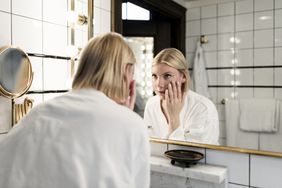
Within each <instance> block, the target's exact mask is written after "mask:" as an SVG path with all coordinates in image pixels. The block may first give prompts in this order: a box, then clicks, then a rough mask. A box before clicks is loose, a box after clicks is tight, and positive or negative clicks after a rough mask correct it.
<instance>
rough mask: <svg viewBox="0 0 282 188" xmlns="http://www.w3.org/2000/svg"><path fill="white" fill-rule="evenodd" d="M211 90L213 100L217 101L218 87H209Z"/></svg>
mask: <svg viewBox="0 0 282 188" xmlns="http://www.w3.org/2000/svg"><path fill="white" fill-rule="evenodd" d="M209 91H210V94H211V101H212V102H213V103H217V88H215V87H214V88H213V87H209Z"/></svg>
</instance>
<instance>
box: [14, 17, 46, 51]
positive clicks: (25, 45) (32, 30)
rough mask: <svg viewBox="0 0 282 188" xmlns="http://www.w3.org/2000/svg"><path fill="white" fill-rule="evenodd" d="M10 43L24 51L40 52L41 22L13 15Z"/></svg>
mask: <svg viewBox="0 0 282 188" xmlns="http://www.w3.org/2000/svg"><path fill="white" fill-rule="evenodd" d="M31 39H32V41H31ZM12 45H16V46H19V47H21V48H22V49H23V50H24V51H26V52H31V53H42V22H41V21H37V20H34V19H29V18H25V17H21V16H15V15H13V16H12Z"/></svg>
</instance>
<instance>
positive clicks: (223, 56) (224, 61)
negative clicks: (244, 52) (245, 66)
mask: <svg viewBox="0 0 282 188" xmlns="http://www.w3.org/2000/svg"><path fill="white" fill-rule="evenodd" d="M233 60H234V54H233V53H232V52H231V51H219V52H218V66H219V67H231V66H233V64H232V62H234V61H233Z"/></svg>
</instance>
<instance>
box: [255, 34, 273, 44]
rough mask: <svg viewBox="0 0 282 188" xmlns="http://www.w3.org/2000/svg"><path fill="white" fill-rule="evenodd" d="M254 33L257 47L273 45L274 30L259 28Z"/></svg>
mask: <svg viewBox="0 0 282 188" xmlns="http://www.w3.org/2000/svg"><path fill="white" fill-rule="evenodd" d="M254 35H255V37H254V40H255V48H260V47H273V30H258V31H255V33H254Z"/></svg>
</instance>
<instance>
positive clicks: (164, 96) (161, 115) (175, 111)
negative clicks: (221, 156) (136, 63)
mask: <svg viewBox="0 0 282 188" xmlns="http://www.w3.org/2000/svg"><path fill="white" fill-rule="evenodd" d="M152 80H153V89H154V92H155V93H156V96H154V97H152V98H150V99H149V100H148V102H147V104H146V107H145V112H144V119H145V122H146V124H147V125H148V126H149V128H150V134H151V136H153V137H158V138H168V139H173V140H185V141H189V142H198V143H206V144H218V138H219V122H218V114H217V110H216V108H215V105H214V104H213V103H212V102H211V101H210V100H209V99H208V98H206V97H204V96H201V95H199V94H197V93H195V92H193V91H190V90H189V88H188V83H189V81H190V77H189V71H188V64H187V63H186V60H185V57H184V56H183V54H182V53H181V52H180V51H179V50H177V49H175V48H167V49H164V50H162V51H161V52H160V53H159V54H158V55H157V56H156V57H155V58H154V60H153V64H152Z"/></svg>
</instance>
